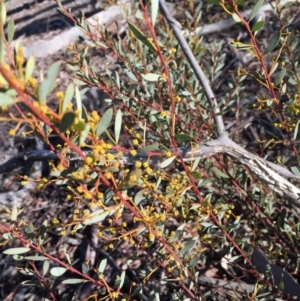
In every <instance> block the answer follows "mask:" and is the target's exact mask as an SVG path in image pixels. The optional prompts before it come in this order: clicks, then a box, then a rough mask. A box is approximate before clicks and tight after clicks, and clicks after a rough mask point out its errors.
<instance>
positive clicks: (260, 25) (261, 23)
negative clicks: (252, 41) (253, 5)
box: [252, 21, 265, 32]
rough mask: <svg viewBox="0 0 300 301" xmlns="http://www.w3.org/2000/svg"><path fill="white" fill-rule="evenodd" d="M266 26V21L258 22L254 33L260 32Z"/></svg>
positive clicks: (254, 27) (253, 28) (254, 26)
mask: <svg viewBox="0 0 300 301" xmlns="http://www.w3.org/2000/svg"><path fill="white" fill-rule="evenodd" d="M264 25H265V22H264V21H258V22H256V23H255V24H254V25H253V27H252V31H253V32H256V31H259V30H260V29H261V28H262V27H263V26H264Z"/></svg>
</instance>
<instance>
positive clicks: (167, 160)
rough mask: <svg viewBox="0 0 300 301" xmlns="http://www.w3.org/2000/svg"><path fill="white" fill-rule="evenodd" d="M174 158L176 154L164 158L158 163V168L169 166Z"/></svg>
mask: <svg viewBox="0 0 300 301" xmlns="http://www.w3.org/2000/svg"><path fill="white" fill-rule="evenodd" d="M175 159H176V156H172V157H170V158H168V159H166V160H164V161H163V162H162V163H160V168H166V167H167V166H169V165H170V164H171V163H172V162H173V161H174V160H175Z"/></svg>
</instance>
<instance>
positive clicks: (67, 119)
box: [59, 112, 76, 133]
mask: <svg viewBox="0 0 300 301" xmlns="http://www.w3.org/2000/svg"><path fill="white" fill-rule="evenodd" d="M75 118H76V114H75V113H74V112H67V113H65V114H64V116H63V117H62V119H61V122H60V125H59V130H60V132H61V133H64V132H66V131H67V130H68V129H69V127H70V126H72V124H73V123H74V121H75Z"/></svg>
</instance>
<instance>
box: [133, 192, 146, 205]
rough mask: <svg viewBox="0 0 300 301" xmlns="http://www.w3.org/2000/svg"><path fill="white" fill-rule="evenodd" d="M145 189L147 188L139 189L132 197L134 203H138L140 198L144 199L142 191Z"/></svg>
mask: <svg viewBox="0 0 300 301" xmlns="http://www.w3.org/2000/svg"><path fill="white" fill-rule="evenodd" d="M145 191H147V189H142V190H140V191H139V192H138V193H137V194H136V195H135V197H134V203H135V205H138V204H139V203H140V202H141V201H142V200H144V199H145V196H144V192H145Z"/></svg>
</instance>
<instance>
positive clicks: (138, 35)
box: [128, 22, 157, 52]
mask: <svg viewBox="0 0 300 301" xmlns="http://www.w3.org/2000/svg"><path fill="white" fill-rule="evenodd" d="M128 26H129V29H130V31H131V32H132V33H133V34H134V36H135V37H136V38H137V39H138V40H140V41H141V42H142V43H143V44H145V45H146V46H148V47H149V48H150V49H151V50H153V51H154V52H157V49H156V47H155V45H154V44H153V43H152V42H151V40H150V39H148V38H146V36H145V35H144V34H143V33H142V32H141V31H140V30H139V29H138V28H137V27H136V26H135V25H134V24H132V23H130V22H128Z"/></svg>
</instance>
